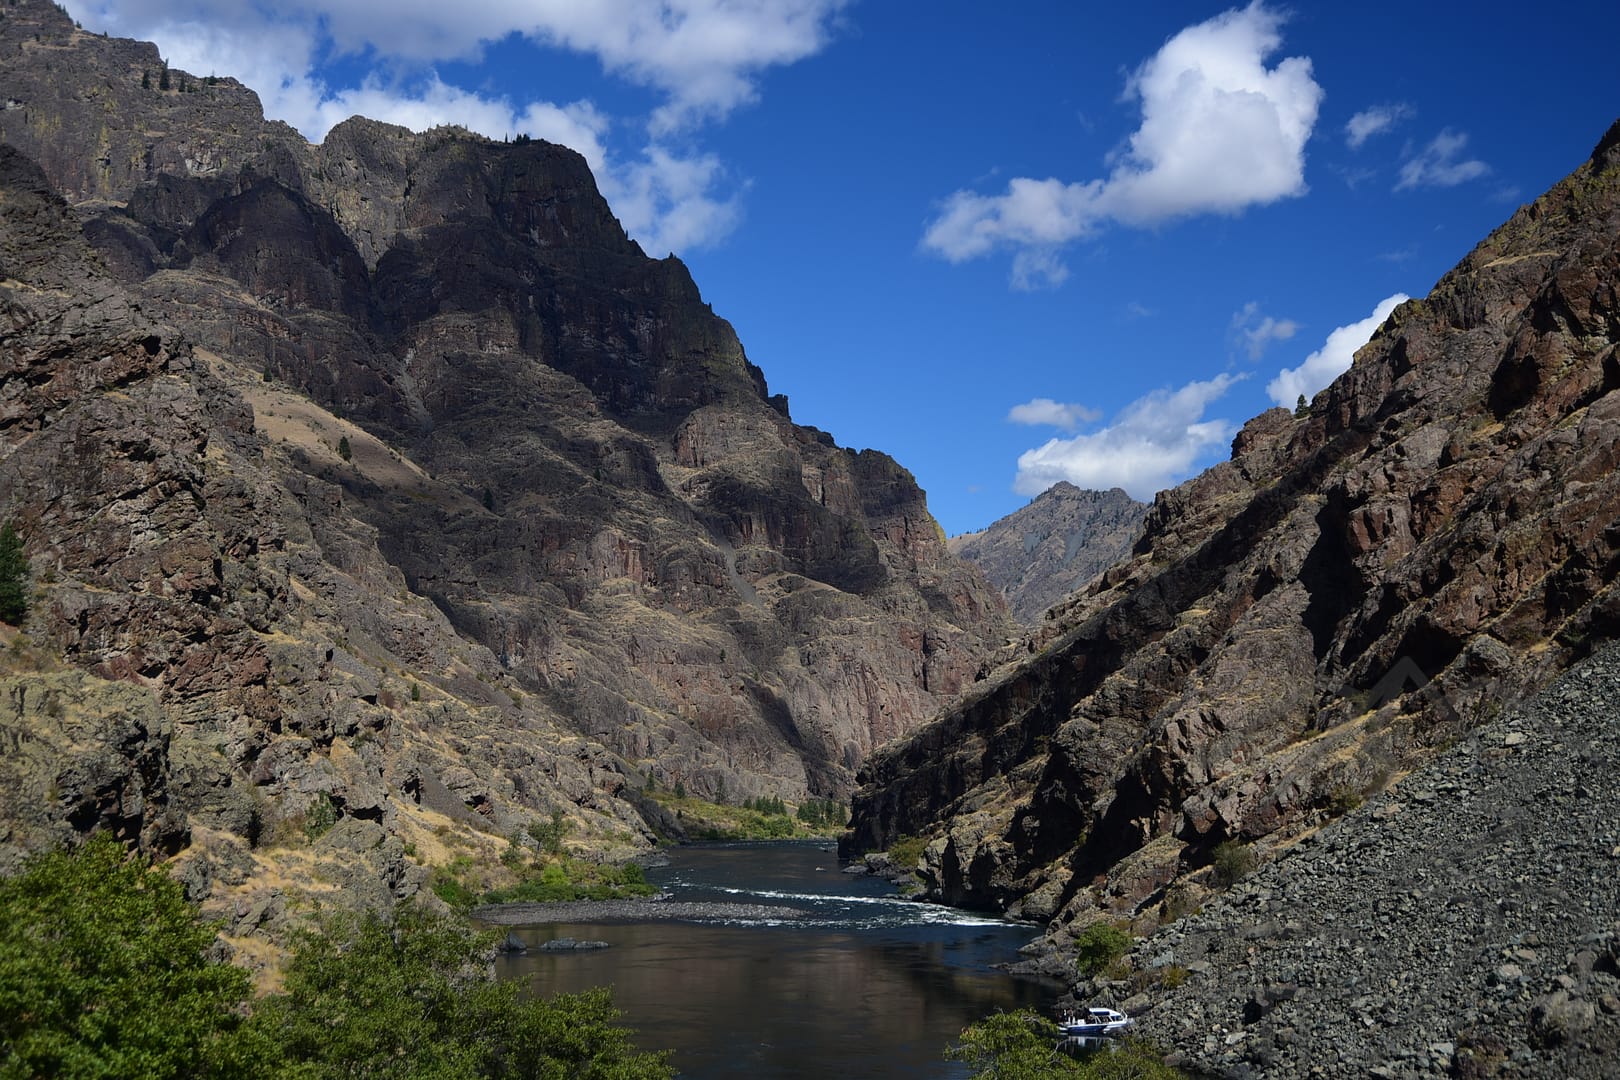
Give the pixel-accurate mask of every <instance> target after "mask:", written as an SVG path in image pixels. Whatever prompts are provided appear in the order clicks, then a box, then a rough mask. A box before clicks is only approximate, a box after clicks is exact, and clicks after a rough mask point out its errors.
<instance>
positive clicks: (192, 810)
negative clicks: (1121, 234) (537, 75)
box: [0, 0, 1010, 925]
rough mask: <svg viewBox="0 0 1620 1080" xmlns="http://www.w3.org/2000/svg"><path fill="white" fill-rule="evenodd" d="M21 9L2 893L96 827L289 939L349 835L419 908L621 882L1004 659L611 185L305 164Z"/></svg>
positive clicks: (192, 86) (14, 167)
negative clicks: (562, 827) (590, 856)
mask: <svg viewBox="0 0 1620 1080" xmlns="http://www.w3.org/2000/svg"><path fill="white" fill-rule="evenodd" d="M4 15H5V17H4V19H0V56H3V57H4V58H5V59H4V63H3V64H0V101H4V102H5V103H6V107H5V108H4V109H3V110H0V141H3V146H0V263H3V265H0V321H3V325H4V326H5V334H4V339H3V340H4V343H3V346H0V519H3V520H7V521H12V522H15V523H16V524H17V526H18V528H19V530H20V532H21V533H22V535H23V537H24V538H25V540H26V544H27V553H28V555H29V557H30V559H31V561H32V568H33V575H32V576H33V587H34V589H35V595H34V598H33V612H32V614H31V616H30V617H29V619H28V620H27V622H26V624H25V625H24V626H23V627H22V628H21V629H22V634H23V636H22V637H20V638H19V639H18V640H19V642H20V643H21V644H19V645H18V646H17V648H15V649H13V650H11V651H9V652H7V653H6V654H4V655H5V657H6V660H5V661H4V665H3V666H0V679H4V680H7V681H8V693H10V694H11V695H12V697H11V698H10V699H8V700H15V701H18V702H21V703H22V705H20V706H19V710H20V711H19V712H18V714H17V717H16V719H15V725H20V727H18V728H17V730H16V731H10V730H9V729H8V730H6V731H4V732H0V735H3V736H9V737H10V739H11V741H10V742H6V739H5V738H4V737H0V742H4V743H5V744H6V745H11V746H21V745H26V746H27V747H28V748H29V749H28V752H27V753H26V754H24V755H21V756H19V755H10V756H9V757H8V760H7V761H5V762H3V763H0V778H3V781H4V782H3V783H0V866H3V865H4V864H6V863H8V862H9V861H11V860H12V859H14V858H15V857H16V856H17V855H18V853H19V852H21V851H23V850H26V849H30V848H36V847H39V846H43V845H47V844H50V843H54V842H56V841H57V840H59V839H61V838H63V837H65V836H68V835H70V834H72V833H73V832H75V831H80V832H82V831H84V830H87V829H91V828H94V827H98V826H104V827H109V828H113V829H115V830H116V831H118V832H119V833H120V834H122V835H125V836H127V837H130V838H137V837H139V838H141V839H143V840H144V841H145V842H146V843H147V844H148V845H149V846H150V847H152V848H154V849H158V850H163V851H176V850H181V849H185V850H187V851H188V852H189V853H190V855H188V858H191V859H192V861H193V862H195V863H196V865H197V866H198V867H200V869H197V870H196V871H195V873H194V874H193V877H194V879H195V881H194V884H195V886H196V890H197V891H198V892H199V893H200V894H201V895H212V896H214V898H215V900H216V901H218V902H222V903H223V902H224V900H225V899H228V898H229V899H232V910H234V911H238V912H240V911H248V910H253V911H259V912H260V913H261V914H262V912H263V910H264V909H263V907H262V904H261V903H260V901H264V902H266V903H268V902H269V901H267V900H265V896H266V895H270V894H265V893H263V890H262V889H261V890H260V891H259V892H255V893H253V897H254V898H252V899H243V898H242V896H241V891H242V890H253V889H258V888H259V886H257V885H253V884H252V882H255V881H261V880H262V879H261V877H259V876H258V875H260V873H261V871H262V867H260V869H255V866H256V865H258V864H255V862H254V859H255V858H256V857H257V855H256V854H255V853H257V852H260V851H262V850H267V849H268V848H267V845H273V844H275V843H280V842H282V841H284V840H288V838H293V839H296V838H298V837H301V836H303V835H304V833H305V825H311V823H312V822H313V823H314V824H313V825H311V827H310V829H309V830H308V831H309V832H310V833H315V832H322V830H324V828H325V826H326V825H328V824H332V822H333V821H335V827H333V828H331V829H330V830H329V831H328V832H324V833H323V839H322V840H321V844H323V845H326V847H323V848H321V849H320V850H322V851H324V852H326V854H327V855H328V856H330V859H331V860H332V861H333V864H334V866H337V867H338V869H335V870H333V871H331V873H332V874H335V875H339V876H344V875H346V877H345V880H347V879H348V878H353V879H354V880H355V881H357V882H358V881H361V880H364V881H365V882H371V883H372V884H371V885H368V886H367V888H369V889H370V892H371V893H377V892H378V891H379V890H381V891H382V892H384V893H387V894H388V895H391V896H399V895H407V894H409V893H411V892H413V891H415V889H416V888H417V887H418V886H419V885H420V883H421V881H422V879H423V878H424V876H425V875H426V873H427V869H426V867H427V866H438V865H442V864H444V863H446V862H448V861H450V860H451V859H452V858H453V857H454V856H455V855H456V849H455V848H454V847H447V844H448V843H449V841H447V840H445V839H444V838H443V834H441V833H440V832H439V831H438V830H440V829H443V830H447V831H448V832H449V834H450V835H453V836H455V837H456V838H457V840H456V843H458V844H462V843H465V844H473V845H483V846H484V847H485V848H489V849H490V851H493V850H494V848H493V847H491V845H494V847H501V846H504V844H505V843H506V838H507V837H508V836H511V835H513V834H517V835H519V836H520V837H521V835H522V832H523V829H524V827H525V826H526V825H528V824H531V823H533V822H536V821H549V815H550V814H551V813H552V812H554V811H562V812H564V813H565V815H566V816H567V818H568V822H569V827H570V830H571V831H570V833H569V835H570V836H571V837H573V838H575V839H576V840H578V841H580V842H582V843H588V844H590V845H592V846H594V847H596V848H597V849H606V848H610V847H613V846H616V845H617V846H619V847H621V848H624V849H626V850H629V849H631V848H634V847H636V846H642V845H645V844H647V843H649V842H650V840H651V837H652V835H653V831H654V829H655V828H656V829H663V830H678V829H679V823H678V822H677V821H676V820H675V819H673V818H666V817H663V816H661V814H660V812H659V811H658V810H657V808H656V807H653V806H651V805H650V804H649V803H648V802H647V801H646V800H645V799H643V798H642V797H641V795H640V792H641V790H642V788H643V787H644V786H646V785H648V784H649V783H653V784H656V785H658V786H659V787H661V788H664V789H666V790H667V789H668V788H670V787H673V786H675V785H677V784H678V785H681V786H682V787H684V789H685V790H687V791H689V792H691V793H693V794H696V795H704V796H708V797H711V798H715V799H724V800H728V801H733V802H739V801H741V800H743V799H745V798H749V797H755V796H762V795H771V796H776V797H780V798H784V799H786V800H788V801H789V802H794V801H798V800H801V799H803V798H805V797H806V796H810V795H815V796H839V795H842V794H844V793H846V792H847V791H848V789H849V788H850V786H851V784H852V781H853V777H854V774H855V770H856V768H858V767H859V765H860V764H861V762H862V761H863V760H864V759H865V757H866V756H867V755H868V754H869V753H871V751H872V750H873V749H874V748H875V747H877V746H878V745H880V744H882V743H884V742H886V741H888V740H890V739H893V738H895V737H896V736H898V735H901V734H903V733H904V732H906V731H907V730H909V729H911V728H913V727H915V726H917V725H919V724H920V723H922V722H923V721H924V720H925V719H927V718H928V717H929V716H931V715H933V714H934V713H935V712H937V711H938V709H939V708H940V707H942V706H943V705H944V704H945V703H947V702H948V701H950V700H951V699H952V698H953V697H954V696H955V695H956V694H957V693H958V692H959V691H960V690H961V689H962V688H963V687H964V686H965V685H967V684H969V682H970V681H971V679H972V677H973V675H974V673H975V672H976V671H977V670H978V667H979V665H980V662H981V660H982V658H983V656H984V655H985V654H986V653H987V651H988V650H989V649H990V648H993V647H995V646H998V645H1000V644H1001V643H1002V642H1004V641H1005V640H1006V635H1007V633H1008V632H1009V630H1010V623H1009V622H1008V620H1007V618H1006V614H1005V608H1004V605H1003V603H1002V601H1001V599H1000V598H999V596H997V595H996V594H995V593H994V592H993V590H991V589H990V588H989V586H988V585H987V584H986V582H985V581H984V579H983V577H982V575H981V574H980V573H979V572H978V571H976V570H974V569H973V568H971V567H969V566H967V565H965V564H963V563H962V562H960V561H959V560H957V559H956V558H954V557H953V556H951V555H950V553H949V552H948V551H947V550H946V545H945V540H944V536H943V534H942V532H941V530H940V529H939V526H938V525H937V523H935V521H934V520H933V518H932V517H931V516H930V515H929V513H928V509H927V507H926V505H925V503H924V499H923V494H922V492H921V491H920V490H919V489H918V487H917V485H916V483H915V481H914V480H913V478H912V476H911V475H910V473H908V472H907V471H906V470H905V469H904V468H902V467H901V466H900V465H898V464H897V463H896V462H894V461H893V460H892V459H890V458H889V457H887V456H885V455H884V454H882V453H879V452H876V451H872V450H865V451H860V452H855V451H852V450H848V449H844V448H842V447H839V446H838V445H837V444H836V443H835V442H834V440H833V438H832V437H831V436H830V435H827V434H826V433H824V432H820V431H817V430H815V429H813V428H809V427H804V426H802V425H799V424H796V423H794V422H793V420H792V419H791V417H790V415H789V411H788V404H787V401H786V399H785V398H783V397H781V396H780V395H777V396H773V395H771V394H770V393H769V392H768V390H767V389H766V383H765V379H764V376H763V374H762V372H761V371H760V369H759V368H758V367H756V366H755V365H753V364H752V363H750V362H749V360H748V358H747V357H746V355H745V354H744V352H743V349H742V346H741V344H740V343H739V342H738V340H737V338H736V335H735V334H734V333H733V331H732V328H731V326H730V325H729V324H728V323H727V322H726V321H725V320H723V319H721V318H719V317H717V316H716V315H714V314H713V312H712V311H711V310H710V309H709V306H708V305H707V304H706V303H704V301H703V299H702V296H701V295H700V293H699V291H698V289H697V287H696V285H695V284H694V283H693V281H692V279H691V277H690V276H689V275H688V273H687V270H686V268H685V267H684V266H683V265H682V264H681V263H680V262H679V261H678V260H676V259H674V258H668V259H662V260H655V259H649V258H647V257H646V255H645V254H643V252H642V251H641V249H640V248H639V247H638V246H637V245H636V244H635V243H633V242H632V241H631V240H629V239H628V238H627V237H626V235H625V233H624V230H623V229H622V228H621V227H620V226H619V223H618V221H617V220H616V219H615V218H614V216H613V213H612V210H611V209H610V208H609V207H608V205H607V204H606V203H605V202H604V201H603V200H602V198H601V196H600V195H599V194H598V192H597V190H596V186H595V183H594V182H593V179H592V177H591V174H590V171H589V169H588V168H587V167H586V165H585V162H584V160H583V159H582V158H581V157H580V156H579V155H578V154H576V153H574V152H573V151H571V150H568V149H566V148H563V147H560V146H553V145H551V144H548V143H544V142H539V141H528V140H519V141H517V142H513V143H502V142H492V141H490V140H488V139H485V138H482V137H479V136H476V135H473V134H471V133H469V132H466V131H462V130H459V129H438V130H434V131H431V132H428V133H426V134H413V133H411V132H409V131H407V130H405V129H403V128H398V127H392V126H389V125H385V124H379V123H374V122H372V121H368V120H362V119H356V120H351V121H348V122H346V123H343V124H340V125H338V126H337V127H336V128H334V129H333V130H332V131H331V133H330V134H329V135H328V136H327V137H326V139H325V140H324V142H322V143H321V145H319V146H312V145H310V144H309V143H307V142H306V141H305V140H304V139H303V138H302V137H301V136H299V135H298V133H297V132H295V131H293V130H292V129H291V128H289V127H287V126H286V125H285V124H280V123H273V122H267V121H266V120H265V119H264V117H263V115H262V113H261V111H260V108H259V103H258V99H257V98H256V96H255V95H254V94H253V93H252V92H251V91H250V90H248V89H247V88H245V87H243V86H242V85H240V84H239V83H237V82H235V81H234V80H232V79H224V78H221V79H216V78H207V79H201V78H198V77H196V76H193V75H189V74H187V73H185V72H182V71H179V70H177V69H172V68H168V67H166V66H165V65H164V64H163V63H162V61H161V59H160V57H159V56H158V53H157V50H156V48H155V47H153V46H151V45H149V44H143V43H139V42H131V41H122V40H119V39H116V38H103V37H100V36H97V35H93V34H87V33H84V32H82V31H79V30H77V29H76V28H75V27H74V25H73V22H72V21H71V19H70V18H69V17H68V16H67V15H66V14H65V13H64V12H63V11H62V10H61V9H59V8H58V7H57V6H56V5H54V4H51V3H49V2H46V0H16V2H14V3H11V4H10V5H8V6H7V7H6V8H5V11H4ZM0 725H13V721H12V720H7V719H3V718H0ZM188 845H189V846H188ZM333 845H337V846H336V847H333ZM402 845H409V850H412V851H415V852H417V856H413V857H410V858H407V857H405V856H403V855H402V854H401V852H402V851H404V850H406V848H405V847H404V846H402ZM328 849H331V850H328ZM485 854H489V852H488V851H486V852H485ZM372 863H375V864H377V865H371V866H370V869H368V870H366V871H365V872H364V873H359V874H356V873H353V872H351V871H352V869H353V868H354V867H356V866H360V865H362V864H366V865H370V864H372ZM419 863H422V864H424V865H418V864H419ZM344 867H348V868H349V869H348V870H345V869H343V868H344ZM379 882H380V883H381V884H376V883H379ZM356 887H359V886H358V885H357V886H356ZM266 888H270V890H271V894H275V895H279V893H276V889H277V888H279V886H275V887H271V886H266ZM233 890H234V891H233ZM368 895H369V894H368ZM379 902H381V900H380V899H379ZM243 917H244V918H245V916H243ZM255 925H257V924H256V923H255Z"/></svg>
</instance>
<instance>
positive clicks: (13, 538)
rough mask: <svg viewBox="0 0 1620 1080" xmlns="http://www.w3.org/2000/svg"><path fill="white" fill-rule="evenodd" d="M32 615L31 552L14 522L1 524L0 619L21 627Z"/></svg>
mask: <svg viewBox="0 0 1620 1080" xmlns="http://www.w3.org/2000/svg"><path fill="white" fill-rule="evenodd" d="M27 617H28V555H27V553H26V552H24V551H23V542H22V537H20V536H18V535H17V530H16V529H15V528H14V527H13V526H12V524H11V522H9V521H8V522H6V524H5V525H4V526H3V527H0V620H4V621H6V622H8V623H10V624H11V625H13V626H18V625H20V624H21V623H22V621H23V620H24V619H26V618H27Z"/></svg>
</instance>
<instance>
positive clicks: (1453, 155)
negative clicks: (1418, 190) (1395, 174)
mask: <svg viewBox="0 0 1620 1080" xmlns="http://www.w3.org/2000/svg"><path fill="white" fill-rule="evenodd" d="M1467 148H1468V136H1467V135H1465V134H1463V133H1462V132H1460V131H1451V130H1450V129H1447V130H1445V131H1442V132H1441V133H1440V134H1438V135H1436V136H1435V137H1434V138H1433V139H1432V140H1431V141H1430V142H1429V145H1428V146H1425V147H1424V148H1423V149H1422V150H1421V151H1419V152H1418V153H1417V154H1416V155H1415V156H1413V157H1412V158H1410V159H1409V160H1408V161H1407V162H1406V164H1404V165H1402V166H1401V179H1400V182H1399V183H1397V184H1396V185H1395V190H1396V191H1404V190H1406V189H1407V188H1415V187H1456V186H1457V185H1458V184H1465V183H1467V182H1468V181H1470V180H1476V179H1478V178H1479V177H1481V176H1484V175H1485V174H1486V173H1488V172H1490V171H1491V167H1490V166H1489V165H1487V164H1485V163H1484V162H1483V161H1479V160H1478V159H1475V158H1462V154H1463V151H1465V150H1466V149H1467ZM1459 159H1461V160H1459Z"/></svg>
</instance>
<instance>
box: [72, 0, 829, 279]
mask: <svg viewBox="0 0 1620 1080" xmlns="http://www.w3.org/2000/svg"><path fill="white" fill-rule="evenodd" d="M847 3H848V0H603V2H601V3H589V4H582V3H578V2H577V0H463V2H461V3H456V4H446V3H444V2H443V0H394V2H392V3H391V4H390V5H389V6H388V11H387V17H385V18H379V17H378V16H377V7H376V5H375V3H373V2H372V0H284V2H282V3H280V4H277V5H274V6H273V7H272V6H269V5H261V4H244V3H239V2H237V0H69V7H70V8H71V9H72V12H73V14H74V15H75V16H76V17H78V18H79V19H80V20H81V21H82V22H84V24H85V25H86V26H88V27H90V28H91V29H94V30H105V31H107V32H109V33H113V34H118V35H122V36H128V37H136V38H142V39H147V40H152V41H156V42H157V43H158V46H159V48H160V49H161V50H162V52H163V54H164V56H165V57H166V58H167V59H168V60H169V62H170V63H171V64H173V65H174V66H175V67H178V68H181V69H183V70H186V71H190V72H193V73H195V74H199V75H203V74H211V73H212V74H222V75H232V76H235V77H236V78H239V79H241V80H242V81H243V82H244V83H246V84H247V85H248V86H251V87H252V88H253V89H254V90H256V91H257V92H258V94H259V97H260V99H261V100H262V101H263V103H264V107H265V113H266V115H267V116H270V117H272V118H274V119H279V120H285V121H287V122H288V123H289V124H291V125H293V126H294V127H295V128H297V129H298V130H299V131H301V132H302V133H303V134H304V135H305V137H307V138H309V139H311V140H313V141H316V142H318V141H320V140H321V139H323V138H325V137H326V133H327V132H328V131H330V130H331V128H332V127H333V126H334V125H336V124H337V123H339V122H341V121H342V120H344V119H347V118H348V117H349V116H352V115H356V114H359V115H365V116H370V117H372V118H374V119H378V120H385V121H388V122H391V123H396V124H402V125H404V126H406V127H409V128H412V129H414V130H423V129H425V128H429V127H433V126H435V125H438V124H460V125H462V126H464V127H467V128H470V129H472V130H474V131H477V132H480V133H481V134H484V135H488V136H490V137H492V138H501V137H503V136H512V135H516V134H529V135H534V136H537V137H539V138H543V139H547V140H549V141H552V142H559V143H562V144H563V145H566V146H570V147H572V148H573V149H575V150H578V151H579V152H580V153H581V154H583V155H584V156H585V158H586V160H587V161H589V162H590V165H591V169H592V171H593V172H594V173H595V175H596V178H597V183H598V185H599V186H600V187H601V188H602V191H603V194H604V195H605V196H607V198H608V200H609V202H610V203H611V204H612V206H613V209H614V212H615V213H616V214H617V215H618V216H619V219H620V220H621V221H622V222H623V223H624V225H625V228H626V230H627V231H628V232H630V234H631V235H632V236H634V237H635V238H636V239H637V240H639V241H641V243H642V244H643V246H644V247H646V248H647V249H648V250H649V251H650V252H653V253H655V254H661V253H662V252H664V251H671V250H688V249H691V248H694V247H699V246H703V245H705V244H712V243H714V242H716V241H718V240H719V239H721V238H722V237H724V236H725V235H726V234H727V233H728V232H729V231H730V230H731V229H732V228H733V227H734V226H735V224H736V222H737V220H738V218H739V202H738V198H739V192H738V191H736V190H733V191H732V192H730V193H729V194H723V193H722V190H721V189H722V186H723V185H724V184H725V183H726V182H727V180H728V177H727V174H726V170H725V168H724V166H723V164H722V163H721V162H720V161H719V160H718V159H717V158H716V157H714V156H713V155H712V154H707V153H703V152H701V151H694V150H688V149H685V146H686V141H687V140H685V139H684V138H683V139H682V140H679V141H677V140H676V139H675V136H677V135H685V134H687V133H689V132H690V131H691V130H692V128H693V127H694V126H695V125H697V124H699V123H702V122H705V121H714V120H719V119H723V118H724V117H725V116H726V115H727V114H728V113H729V112H731V111H732V110H733V109H735V108H737V107H738V106H740V105H743V104H746V103H748V102H750V101H753V100H754V99H755V98H756V97H757V96H758V86H757V83H758V78H759V76H760V75H761V74H762V73H763V72H764V71H765V70H766V69H768V68H771V67H774V66H779V65H783V64H791V63H794V62H795V61H798V60H802V59H804V58H806V57H808V56H811V55H813V54H815V53H816V52H819V51H820V50H821V49H823V48H825V47H826V46H827V44H828V43H829V42H830V40H831V36H832V33H833V32H834V30H835V29H836V27H837V23H838V17H839V13H840V12H841V10H842V9H843V7H844V6H845V5H846V4H847ZM513 34H517V35H520V36H522V37H525V38H527V39H529V40H531V41H533V42H535V43H537V44H541V45H547V46H555V47H558V48H563V49H568V50H572V51H574V52H578V53H582V54H585V55H589V56H594V57H595V58H596V59H597V60H598V61H599V62H600V63H601V64H602V66H603V68H604V69H605V70H607V71H609V72H611V73H613V74H614V75H616V76H618V77H620V78H623V79H626V80H628V81H630V82H633V83H636V84H637V85H642V86H647V87H651V88H652V89H654V90H655V91H658V92H659V93H660V95H661V98H662V101H661V103H660V104H659V105H658V106H657V107H656V108H655V109H654V110H653V112H652V113H651V115H650V116H648V117H645V118H643V119H642V121H640V122H638V123H637V124H635V125H634V128H635V130H638V131H640V132H641V133H642V134H641V136H640V138H639V139H638V140H634V141H633V142H631V143H627V141H626V138H625V137H623V132H624V130H625V125H624V124H622V123H620V124H617V125H615V124H612V123H610V121H609V118H608V117H606V116H604V115H602V114H601V113H600V112H599V111H598V110H597V109H596V108H595V106H594V105H592V104H591V103H590V102H574V103H572V104H558V103H554V102H548V101H528V102H519V103H515V104H514V103H513V102H511V101H508V100H506V99H504V98H501V97H498V96H494V95H490V94H487V93H479V92H476V91H471V90H466V89H463V88H460V87H456V86H451V85H448V84H446V83H445V82H443V81H442V79H441V78H440V77H439V75H438V74H437V73H436V72H435V70H434V69H433V65H434V64H435V63H437V62H441V61H447V60H476V59H477V58H478V57H479V55H480V54H481V53H482V50H483V48H484V46H485V45H486V44H487V43H490V42H495V41H500V40H503V39H505V38H508V37H510V36H511V35H513ZM331 55H338V56H351V57H358V58H360V59H361V60H363V61H365V62H366V63H367V64H368V66H369V71H368V73H367V74H366V75H364V76H363V77H362V78H361V80H360V82H359V85H354V86H329V85H328V84H327V83H326V82H324V81H323V80H322V79H321V78H320V77H319V75H318V74H317V72H318V65H319V63H320V62H321V60H322V59H324V58H326V57H329V56H331ZM610 128H613V129H614V131H615V132H617V133H619V135H620V137H619V138H617V139H616V140H613V141H616V142H617V143H618V144H619V149H618V152H617V153H614V152H612V151H610V149H609V143H610V140H609V138H608V134H609V129H610Z"/></svg>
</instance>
